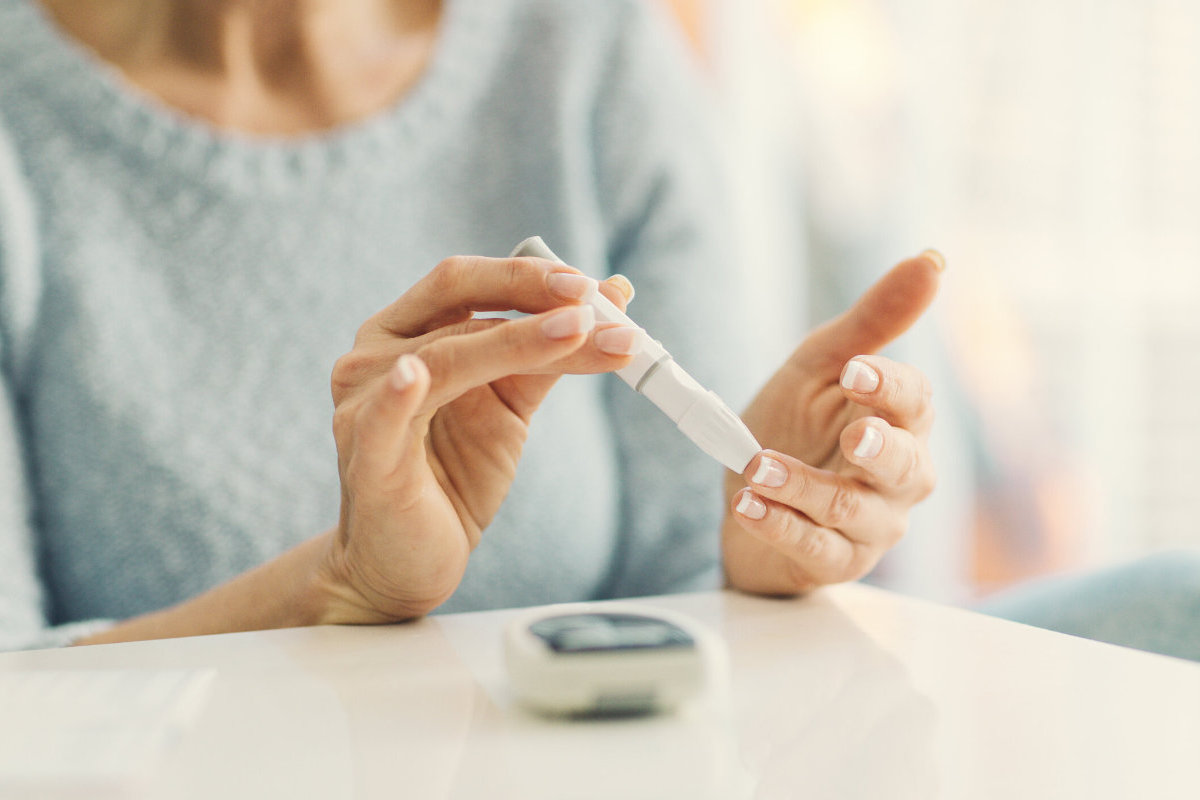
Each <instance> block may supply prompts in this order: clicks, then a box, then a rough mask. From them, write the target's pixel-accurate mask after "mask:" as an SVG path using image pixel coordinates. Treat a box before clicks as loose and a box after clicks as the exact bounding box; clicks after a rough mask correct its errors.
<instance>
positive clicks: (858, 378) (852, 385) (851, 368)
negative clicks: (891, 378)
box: [842, 361, 879, 394]
mask: <svg viewBox="0 0 1200 800" xmlns="http://www.w3.org/2000/svg"><path fill="white" fill-rule="evenodd" d="M842 388H844V389H848V390H850V391H851V392H858V393H859V394H868V393H870V392H873V391H875V390H876V389H878V388H879V373H878V372H876V371H875V370H873V369H871V368H870V367H868V366H867V365H866V364H864V363H863V362H861V361H851V362H849V363H847V364H846V368H845V369H844V370H842Z"/></svg>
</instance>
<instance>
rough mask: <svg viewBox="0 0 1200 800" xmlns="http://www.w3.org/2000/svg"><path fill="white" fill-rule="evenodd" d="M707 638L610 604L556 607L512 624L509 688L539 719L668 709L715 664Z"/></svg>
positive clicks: (688, 625)
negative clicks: (556, 716) (542, 715)
mask: <svg viewBox="0 0 1200 800" xmlns="http://www.w3.org/2000/svg"><path fill="white" fill-rule="evenodd" d="M718 646H719V645H718V643H717V641H716V638H715V636H714V635H713V634H711V633H710V632H708V631H707V630H705V629H703V628H702V627H701V626H699V625H698V624H697V623H695V622H694V621H691V620H689V619H687V618H686V617H683V616H682V615H676V614H671V613H667V612H663V611H662V610H659V609H648V608H644V607H639V606H632V605H628V604H616V603H591V604H571V605H559V606H552V607H549V608H543V609H538V610H536V611H534V612H530V613H526V614H524V615H522V616H519V617H517V618H516V619H514V620H513V621H512V622H511V623H510V624H509V625H508V626H507V628H506V630H505V636H504V660H505V666H506V667H507V670H508V676H509V684H510V686H511V687H512V690H513V693H514V695H515V696H516V698H517V699H518V700H519V701H520V702H521V703H522V704H523V705H525V706H526V707H528V708H531V709H533V710H535V711H538V712H540V713H543V714H552V715H564V716H613V715H637V714H648V713H653V712H657V711H669V710H672V709H675V708H677V707H678V706H680V705H681V704H683V703H684V702H686V701H688V700H690V699H693V698H695V697H697V696H698V695H700V694H701V693H702V692H703V691H704V690H705V688H706V687H707V685H708V684H709V683H710V681H711V679H712V674H713V672H714V666H715V662H716V661H717V660H718V658H719V656H718V652H719V651H718Z"/></svg>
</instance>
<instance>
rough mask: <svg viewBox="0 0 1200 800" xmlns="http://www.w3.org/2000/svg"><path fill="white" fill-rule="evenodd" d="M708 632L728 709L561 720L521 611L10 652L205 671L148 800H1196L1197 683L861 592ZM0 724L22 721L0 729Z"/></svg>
mask: <svg viewBox="0 0 1200 800" xmlns="http://www.w3.org/2000/svg"><path fill="white" fill-rule="evenodd" d="M643 602H648V603H650V604H653V605H657V606H660V607H662V608H669V609H674V610H676V611H681V612H684V613H686V614H689V615H691V616H692V617H694V618H696V619H698V620H700V621H702V622H703V623H706V624H708V625H710V626H712V627H714V628H716V629H717V630H718V631H719V632H721V633H722V635H723V636H724V637H725V639H726V641H727V642H728V645H729V648H730V656H731V670H730V675H731V678H730V681H729V685H728V691H727V693H726V694H725V696H723V697H722V696H721V695H720V694H719V693H718V694H717V695H715V696H714V697H713V698H712V699H710V700H709V701H707V702H704V703H700V704H698V705H696V706H694V707H693V708H691V709H689V710H687V711H686V712H683V713H680V714H677V715H672V716H659V717H650V718H642V719H623V720H609V721H599V722H595V721H593V722H559V721H551V720H544V719H540V718H537V717H534V716H531V715H529V714H527V713H525V712H523V711H522V710H521V709H519V708H518V707H516V706H514V704H513V702H512V699H511V697H510V696H509V695H508V693H507V690H506V688H505V682H504V674H503V669H502V662H501V651H500V635H499V633H500V630H501V628H502V627H503V624H504V623H505V621H506V620H508V619H509V618H510V616H511V614H512V613H513V612H508V611H497V612H488V613H479V614H461V615H448V616H441V617H433V618H429V619H425V620H422V621H420V622H417V623H413V624H406V625H397V626H391V627H382V628H317V629H307V630H286V631H270V632H264V633H252V634H237V635H228V636H211V637H198V638H194V639H179V640H174V641H162V642H142V643H134V644H126V645H109V646H103V647H91V648H74V649H68V650H59V651H39V652H29V653H10V654H4V655H0V670H5V669H109V668H130V667H137V668H153V669H160V668H164V669H165V668H189V669H190V668H197V667H205V668H214V669H216V670H217V677H216V680H215V682H214V683H213V685H212V687H211V690H210V693H209V697H208V702H207V706H206V707H205V709H204V711H203V712H202V714H201V716H200V717H199V719H198V721H197V723H196V725H195V727H194V728H193V729H192V730H191V732H190V733H189V734H188V735H187V736H186V738H184V740H183V741H182V742H181V743H180V744H179V745H178V746H177V747H176V748H174V749H173V750H172V751H170V752H169V754H168V755H167V757H166V758H165V759H164V761H163V763H162V765H161V769H160V770H159V773H158V777H157V784H156V786H155V787H154V790H153V792H151V793H150V795H149V796H152V797H155V798H164V799H165V800H170V798H234V797H237V798H240V797H246V798H276V797H278V798H288V800H305V799H306V798H321V799H322V800H331V799H336V798H420V799H421V800H434V799H436V798H523V799H524V798H555V799H556V800H558V799H559V798H614V799H616V798H622V799H624V798H655V800H658V799H660V798H687V799H688V800H694V799H696V798H721V799H722V800H724V798H742V797H768V798H776V797H779V798H785V797H797V798H839V799H843V798H844V799H846V800H853V799H855V798H872V800H874V799H876V798H880V799H884V800H896V799H897V798H953V799H955V800H957V798H1005V800H1018V799H1020V800H1026V799H1028V798H1122V800H1127V799H1128V798H1189V800H1195V798H1200V666H1198V665H1195V664H1191V663H1187V662H1182V661H1176V660H1173V659H1169V658H1165V657H1160V656H1153V655H1148V654H1144V653H1138V652H1134V651H1129V650H1124V649H1121V648H1117V647H1112V646H1108V645H1103V644H1097V643H1094V642H1087V641H1083V640H1078V639H1073V638H1070V637H1066V636H1061V635H1057V634H1052V633H1048V632H1045V631H1039V630H1035V629H1032V628H1026V627H1023V626H1019V625H1015V624H1012V623H1007V622H1003V621H999V620H993V619H988V618H985V617H981V616H978V615H974V614H971V613H967V612H964V611H959V610H955V609H949V608H944V607H940V606H936V605H932V604H929V603H925V602H921V601H916V600H912V599H907V598H903V597H900V596H897V595H894V594H890V593H887V592H882V591H879V590H875V589H870V588H867V587H863V586H856V585H851V586H841V587H836V588H832V589H826V590H823V591H821V592H818V593H816V594H814V595H812V596H810V597H808V598H804V599H801V600H770V599H763V598H754V597H748V596H744V595H740V594H737V593H732V592H717V593H711V594H698V595H682V596H675V597H662V598H653V599H651V600H649V601H643ZM0 724H4V725H14V724H20V720H19V719H11V718H9V719H4V720H2V721H0Z"/></svg>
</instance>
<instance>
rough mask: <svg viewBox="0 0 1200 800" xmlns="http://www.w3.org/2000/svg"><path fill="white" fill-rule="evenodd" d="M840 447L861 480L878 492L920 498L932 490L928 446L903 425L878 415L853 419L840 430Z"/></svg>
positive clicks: (932, 478)
mask: <svg viewBox="0 0 1200 800" xmlns="http://www.w3.org/2000/svg"><path fill="white" fill-rule="evenodd" d="M841 446H842V455H843V456H844V457H845V459H846V460H847V461H849V462H850V463H851V464H854V465H855V466H856V467H858V468H859V469H860V470H862V476H861V480H862V481H863V482H864V483H866V484H867V485H868V486H870V487H871V488H873V489H875V490H876V491H878V492H880V493H882V494H885V495H888V496H892V497H898V496H903V497H909V498H913V499H914V500H923V499H925V498H926V497H928V496H929V493H930V492H932V491H933V487H934V484H935V482H936V478H935V477H934V471H933V460H932V459H931V458H930V457H929V449H928V448H927V447H926V446H925V444H924V442H922V441H919V440H918V439H917V437H915V436H913V435H912V433H911V432H909V431H906V430H904V429H903V428H895V427H892V426H891V425H889V424H888V423H887V421H886V420H882V419H879V418H878V417H864V418H862V419H857V420H855V421H854V422H852V423H850V424H849V425H847V426H846V428H845V429H844V430H843V431H842V437H841Z"/></svg>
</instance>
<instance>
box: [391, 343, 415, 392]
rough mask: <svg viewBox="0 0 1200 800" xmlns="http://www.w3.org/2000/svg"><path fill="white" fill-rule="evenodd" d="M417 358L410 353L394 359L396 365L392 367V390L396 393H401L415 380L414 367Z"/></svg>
mask: <svg viewBox="0 0 1200 800" xmlns="http://www.w3.org/2000/svg"><path fill="white" fill-rule="evenodd" d="M416 361H417V357H416V356H414V355H413V354H412V353H405V354H404V355H402V356H400V358H398V359H396V365H395V366H394V367H392V374H391V378H392V388H393V389H395V390H396V391H397V392H403V391H404V390H405V389H407V388H408V387H409V386H411V385H412V383H413V381H415V380H416V379H417V370H416V367H415V366H414V365H415V364H416Z"/></svg>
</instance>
